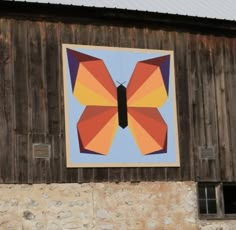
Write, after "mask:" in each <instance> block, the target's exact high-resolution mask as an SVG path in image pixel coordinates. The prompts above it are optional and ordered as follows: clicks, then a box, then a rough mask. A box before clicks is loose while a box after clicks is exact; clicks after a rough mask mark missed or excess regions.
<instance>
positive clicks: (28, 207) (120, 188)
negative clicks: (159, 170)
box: [0, 182, 236, 230]
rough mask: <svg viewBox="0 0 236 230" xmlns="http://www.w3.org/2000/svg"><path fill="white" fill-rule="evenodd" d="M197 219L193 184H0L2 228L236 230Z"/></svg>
mask: <svg viewBox="0 0 236 230" xmlns="http://www.w3.org/2000/svg"><path fill="white" fill-rule="evenodd" d="M235 223H236V222H234V221H231V222H227V223H226V222H222V221H220V222H209V221H207V222H206V221H198V217H197V200H196V186H195V183H193V182H145V183H118V184H115V183H90V184H50V185H45V184H40V185H0V229H1V230H8V229H11V230H42V229H45V230H46V229H48V230H64V229H65V230H67V229H68V230H69V229H81V230H82V229H89V230H90V229H91V230H92V229H96V230H110V229H114V230H116V229H117V230H139V229H140V230H143V229H144V230H145V229H147V230H154V229H155V230H156V229H158V230H159V229H161V230H164V229H174V230H178V229H179V230H185V229H186V230H191V229H204V230H206V229H207V230H209V229H218V230H220V229H236V227H234V226H236V224H235Z"/></svg>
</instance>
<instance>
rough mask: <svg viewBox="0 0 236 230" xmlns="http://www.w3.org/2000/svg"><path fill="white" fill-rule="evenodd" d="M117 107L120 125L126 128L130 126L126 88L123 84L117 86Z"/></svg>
mask: <svg viewBox="0 0 236 230" xmlns="http://www.w3.org/2000/svg"><path fill="white" fill-rule="evenodd" d="M117 107H118V120H119V126H120V127H121V128H123V129H124V128H126V127H127V126H128V117H127V98H126V88H125V87H124V86H123V85H119V86H118V87H117Z"/></svg>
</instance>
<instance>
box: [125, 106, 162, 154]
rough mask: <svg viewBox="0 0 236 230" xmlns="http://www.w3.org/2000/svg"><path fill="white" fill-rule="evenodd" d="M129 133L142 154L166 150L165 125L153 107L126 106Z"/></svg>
mask: <svg viewBox="0 0 236 230" xmlns="http://www.w3.org/2000/svg"><path fill="white" fill-rule="evenodd" d="M128 122H129V128H130V130H131V133H132V135H133V137H134V139H135V141H136V143H137V145H138V147H139V149H140V151H141V153H142V154H143V155H147V154H155V153H163V152H166V146H167V125H166V123H165V121H164V119H163V118H162V116H161V114H160V113H159V112H158V110H157V109H155V108H128Z"/></svg>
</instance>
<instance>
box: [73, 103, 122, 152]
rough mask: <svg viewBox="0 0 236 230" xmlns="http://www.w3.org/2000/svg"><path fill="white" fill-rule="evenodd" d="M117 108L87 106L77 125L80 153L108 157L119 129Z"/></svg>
mask: <svg viewBox="0 0 236 230" xmlns="http://www.w3.org/2000/svg"><path fill="white" fill-rule="evenodd" d="M117 119H118V118H117V108H116V107H109V106H87V107H86V108H85V110H84V112H83V114H82V115H81V117H80V120H79V121H78V123H77V131H78V137H79V143H80V151H81V152H84V153H95V154H102V155H107V154H108V152H109V149H110V147H111V144H112V141H113V139H114V136H115V132H116V129H117V128H118V121H117Z"/></svg>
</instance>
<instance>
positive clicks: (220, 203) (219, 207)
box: [197, 182, 236, 220]
mask: <svg viewBox="0 0 236 230" xmlns="http://www.w3.org/2000/svg"><path fill="white" fill-rule="evenodd" d="M224 185H228V186H229V185H230V186H236V182H198V183H197V207H198V216H199V219H202V220H210V219H212V220H222V219H229V220H235V219H236V213H232V214H226V213H225V206H224V192H223V187H224ZM200 186H214V187H215V195H216V214H212V213H206V214H202V213H200V204H199V203H200V202H199V201H200V200H201V199H200V196H199V187H200Z"/></svg>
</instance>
